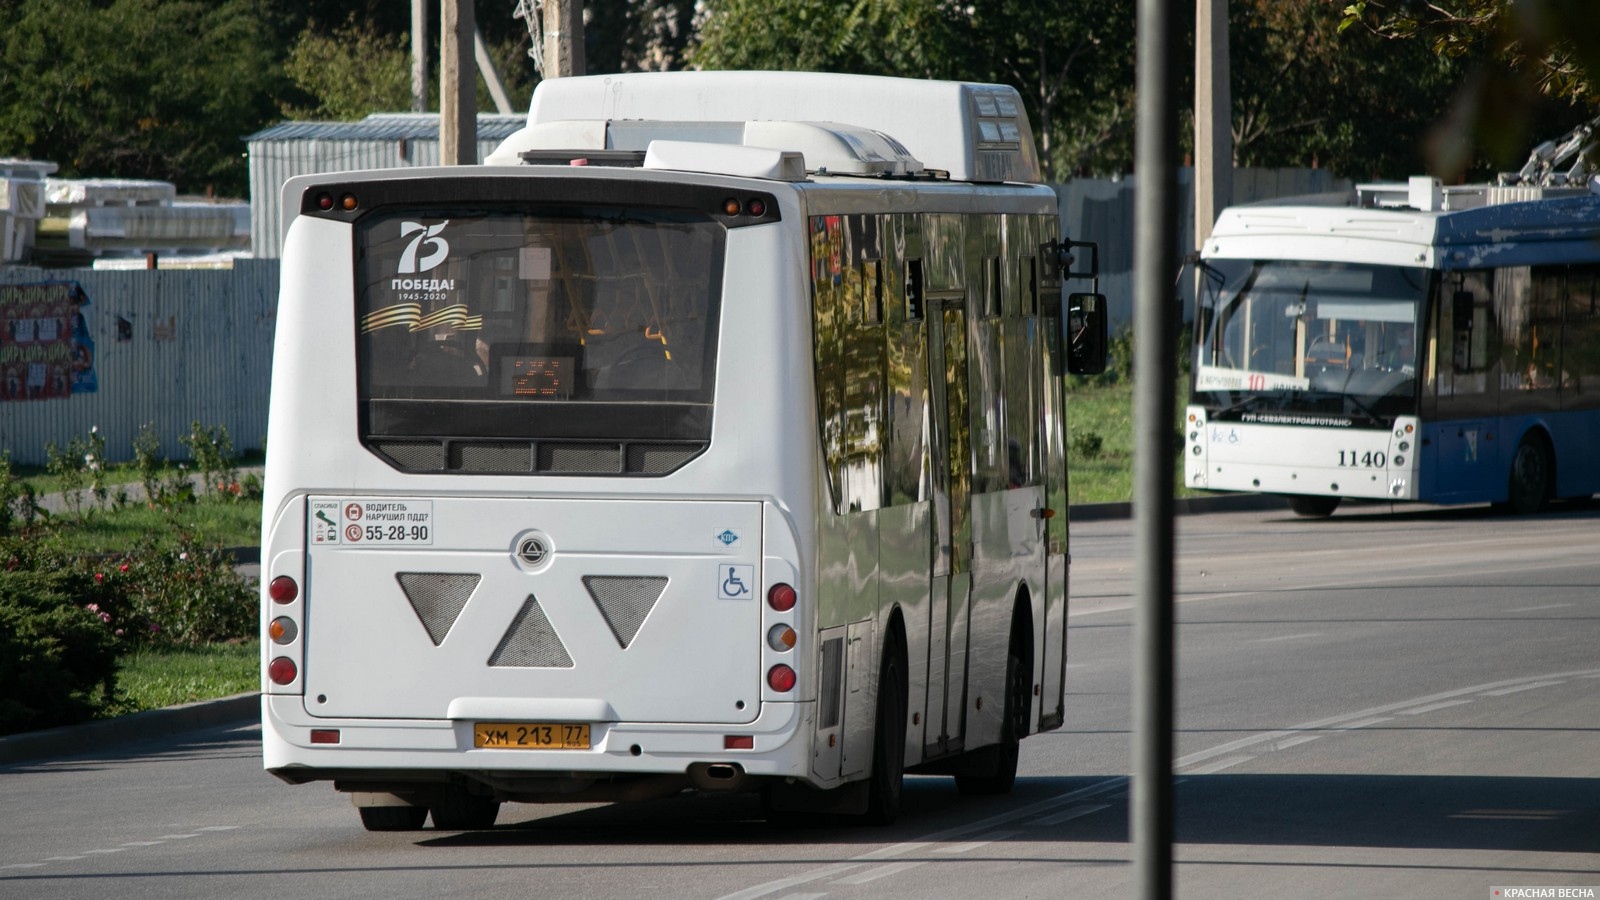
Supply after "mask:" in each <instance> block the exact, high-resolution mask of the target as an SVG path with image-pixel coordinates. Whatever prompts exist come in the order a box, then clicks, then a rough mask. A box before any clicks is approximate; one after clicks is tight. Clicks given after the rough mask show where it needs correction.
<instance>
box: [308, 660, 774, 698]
mask: <svg viewBox="0 0 1600 900" xmlns="http://www.w3.org/2000/svg"><path fill="white" fill-rule="evenodd" d="M285 662H287V660H285ZM795 680H796V679H795V674H794V670H793V669H791V668H789V667H788V666H786V665H783V664H782V663H779V664H778V665H775V666H773V667H772V668H770V669H768V670H767V686H768V687H770V688H772V689H773V690H775V691H777V692H778V693H780V694H784V693H788V692H789V691H792V690H794V683H795Z"/></svg>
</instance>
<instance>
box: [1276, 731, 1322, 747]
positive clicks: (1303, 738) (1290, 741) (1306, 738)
mask: <svg viewBox="0 0 1600 900" xmlns="http://www.w3.org/2000/svg"><path fill="white" fill-rule="evenodd" d="M1319 737H1322V735H1320V734H1302V735H1298V736H1296V737H1292V738H1285V739H1284V740H1281V741H1273V742H1272V749H1273V750H1287V749H1289V748H1290V747H1298V746H1300V745H1301V744H1309V743H1311V742H1312V741H1314V740H1316V739H1317V738H1319Z"/></svg>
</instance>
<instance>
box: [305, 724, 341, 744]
mask: <svg viewBox="0 0 1600 900" xmlns="http://www.w3.org/2000/svg"><path fill="white" fill-rule="evenodd" d="M311 743H313V744H337V743H339V729H337V728H313V729H311Z"/></svg>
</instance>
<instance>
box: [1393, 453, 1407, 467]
mask: <svg viewBox="0 0 1600 900" xmlns="http://www.w3.org/2000/svg"><path fill="white" fill-rule="evenodd" d="M1394 464H1395V465H1397V466H1403V465H1405V464H1406V458H1405V457H1404V456H1401V455H1399V454H1398V453H1397V454H1395V457H1394Z"/></svg>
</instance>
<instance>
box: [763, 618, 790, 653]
mask: <svg viewBox="0 0 1600 900" xmlns="http://www.w3.org/2000/svg"><path fill="white" fill-rule="evenodd" d="M794 642H795V633H794V629H793V628H790V627H789V626H787V625H774V626H772V630H770V631H768V632H767V646H768V647H771V648H772V649H774V650H776V651H778V652H779V653H782V652H784V651H786V650H793V649H794Z"/></svg>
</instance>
